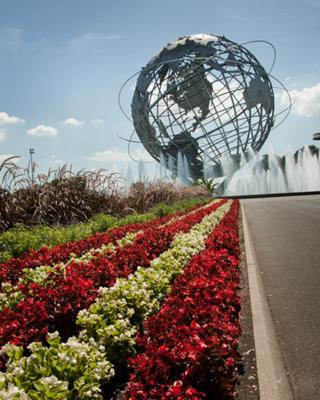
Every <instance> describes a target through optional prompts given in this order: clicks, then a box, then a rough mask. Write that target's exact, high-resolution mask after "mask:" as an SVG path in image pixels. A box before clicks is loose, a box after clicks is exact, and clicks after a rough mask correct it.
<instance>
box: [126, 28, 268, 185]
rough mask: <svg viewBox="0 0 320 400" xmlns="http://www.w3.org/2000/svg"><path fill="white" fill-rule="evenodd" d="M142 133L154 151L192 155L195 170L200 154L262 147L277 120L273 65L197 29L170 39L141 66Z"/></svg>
mask: <svg viewBox="0 0 320 400" xmlns="http://www.w3.org/2000/svg"><path fill="white" fill-rule="evenodd" d="M131 111H132V118H133V123H134V127H135V130H136V132H137V134H138V136H139V139H140V140H141V142H142V143H143V145H144V147H145V148H146V150H147V151H148V152H149V153H150V154H151V156H152V157H153V158H154V159H156V160H158V161H159V160H160V158H161V157H163V156H164V157H165V159H166V160H167V162H168V159H169V158H172V159H173V160H175V163H176V160H177V159H178V155H179V153H181V154H182V155H183V156H184V157H185V158H186V160H187V161H188V164H189V168H190V171H191V175H192V177H193V178H198V177H200V176H202V173H203V160H204V158H207V159H209V160H211V162H213V163H216V164H219V159H220V158H221V156H223V155H225V154H231V155H239V154H240V153H242V152H245V151H246V149H248V148H249V147H251V148H253V149H254V150H259V149H260V148H261V147H262V145H263V144H264V142H265V140H266V139H267V137H268V134H269V132H270V129H271V128H272V126H273V124H274V93H273V89H272V85H271V82H270V79H269V76H268V73H267V72H266V71H265V69H264V68H263V67H262V65H261V64H260V63H259V61H258V60H257V59H256V57H255V56H254V55H253V54H252V53H251V52H250V51H248V50H247V49H246V48H245V47H243V46H242V45H239V44H237V43H234V42H232V41H231V40H228V39H226V38H225V37H224V36H213V35H207V34H196V35H190V36H185V37H181V38H179V39H178V40H176V41H175V42H172V43H169V44H167V46H165V47H164V48H163V49H162V50H161V51H160V53H159V54H158V55H156V56H155V57H153V58H152V59H151V60H150V61H149V63H148V64H147V65H146V66H145V67H144V68H143V69H142V70H141V72H140V75H139V77H138V79H137V84H136V88H135V92H134V96H133V100H132V104H131Z"/></svg>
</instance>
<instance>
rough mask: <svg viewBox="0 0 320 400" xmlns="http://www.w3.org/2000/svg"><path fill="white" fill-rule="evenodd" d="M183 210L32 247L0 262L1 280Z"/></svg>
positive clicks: (15, 278)
mask: <svg viewBox="0 0 320 400" xmlns="http://www.w3.org/2000/svg"><path fill="white" fill-rule="evenodd" d="M198 207H199V206H195V207H193V208H198ZM200 207H201V206H200ZM191 210H192V209H191ZM182 214H183V213H182V212H180V211H178V212H176V213H174V214H170V215H167V216H165V217H161V218H157V219H153V220H152V221H147V222H144V223H134V224H128V225H126V226H121V227H117V228H113V229H109V230H108V231H107V232H105V233H104V232H103V233H96V234H94V235H92V236H91V237H89V238H86V239H82V240H79V241H77V242H67V243H63V244H59V245H56V246H54V247H52V248H50V247H46V246H43V247H41V248H40V249H39V250H32V249H31V250H30V251H29V252H27V253H25V254H22V255H21V256H19V257H17V258H12V259H11V260H9V261H6V262H4V263H1V264H0V283H2V282H10V283H12V284H15V283H17V281H18V279H19V277H20V276H21V275H22V274H23V270H24V269H25V268H30V269H33V268H37V267H39V266H41V265H48V266H51V265H53V264H56V263H61V262H67V261H68V260H69V258H70V257H72V256H76V257H80V256H82V255H83V254H85V253H86V252H88V251H90V250H91V249H97V248H100V247H101V246H102V245H108V244H110V243H111V244H116V241H117V240H119V239H121V238H122V237H124V236H125V235H126V234H128V233H129V232H136V231H139V230H141V229H146V228H148V227H150V226H157V225H161V224H165V223H166V222H168V221H169V220H170V219H172V218H175V217H177V216H179V215H182Z"/></svg>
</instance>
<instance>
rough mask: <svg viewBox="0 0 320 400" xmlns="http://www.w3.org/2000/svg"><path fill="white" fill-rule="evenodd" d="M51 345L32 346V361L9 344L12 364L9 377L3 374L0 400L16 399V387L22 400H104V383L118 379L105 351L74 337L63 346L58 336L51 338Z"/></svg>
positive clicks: (5, 350) (8, 368)
mask: <svg viewBox="0 0 320 400" xmlns="http://www.w3.org/2000/svg"><path fill="white" fill-rule="evenodd" d="M48 344H49V346H43V345H42V344H41V343H37V342H34V343H32V344H31V345H30V346H29V349H30V350H31V353H32V355H31V356H29V357H25V356H23V349H22V347H17V346H12V345H10V344H9V345H6V346H5V347H4V348H3V350H2V351H3V352H4V353H5V354H6V355H7V356H8V357H9V361H8V363H7V371H6V374H4V373H0V399H2V398H6V399H8V398H12V397H10V395H11V393H10V384H11V385H12V384H13V385H15V386H16V387H18V388H19V389H20V391H21V392H20V395H21V397H18V398H21V399H23V398H26V399H31V400H49V399H56V400H59V399H61V400H62V399H87V400H89V399H101V400H102V396H101V388H100V381H102V380H106V379H110V378H111V377H112V376H113V375H114V369H113V368H112V365H111V363H110V362H108V361H107V360H106V355H105V352H104V348H103V347H102V346H98V345H97V344H96V343H95V341H94V340H93V339H90V340H88V342H86V343H84V342H79V341H78V340H77V339H76V338H74V337H72V338H70V339H68V341H67V342H66V343H61V339H60V337H59V336H58V333H57V332H56V333H52V334H48ZM1 386H2V388H1ZM5 387H7V388H6V389H5ZM1 389H2V390H1ZM23 394H25V395H26V394H27V396H28V397H22V395H23ZM5 396H7V397H5Z"/></svg>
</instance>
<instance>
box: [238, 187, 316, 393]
mask: <svg viewBox="0 0 320 400" xmlns="http://www.w3.org/2000/svg"><path fill="white" fill-rule="evenodd" d="M242 205H243V209H244V212H245V216H246V219H247V221H248V226H249V230H250V232H251V236H252V241H253V246H254V249H255V252H256V257H257V261H258V264H259V266H260V270H261V273H262V277H263V283H264V286H265V291H266V295H267V298H268V303H269V306H270V309H271V315H272V319H273V323H274V327H275V331H276V335H277V337H278V340H279V344H280V349H281V353H282V357H283V360H284V364H285V369H286V371H287V372H288V373H289V384H290V386H291V390H292V392H293V396H294V400H320V195H314V196H292V197H283V198H281V197H278V198H268V199H250V200H242Z"/></svg>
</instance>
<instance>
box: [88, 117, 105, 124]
mask: <svg viewBox="0 0 320 400" xmlns="http://www.w3.org/2000/svg"><path fill="white" fill-rule="evenodd" d="M90 123H91V124H93V125H102V124H103V120H102V119H100V118H95V119H92V120H91V121H90Z"/></svg>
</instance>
